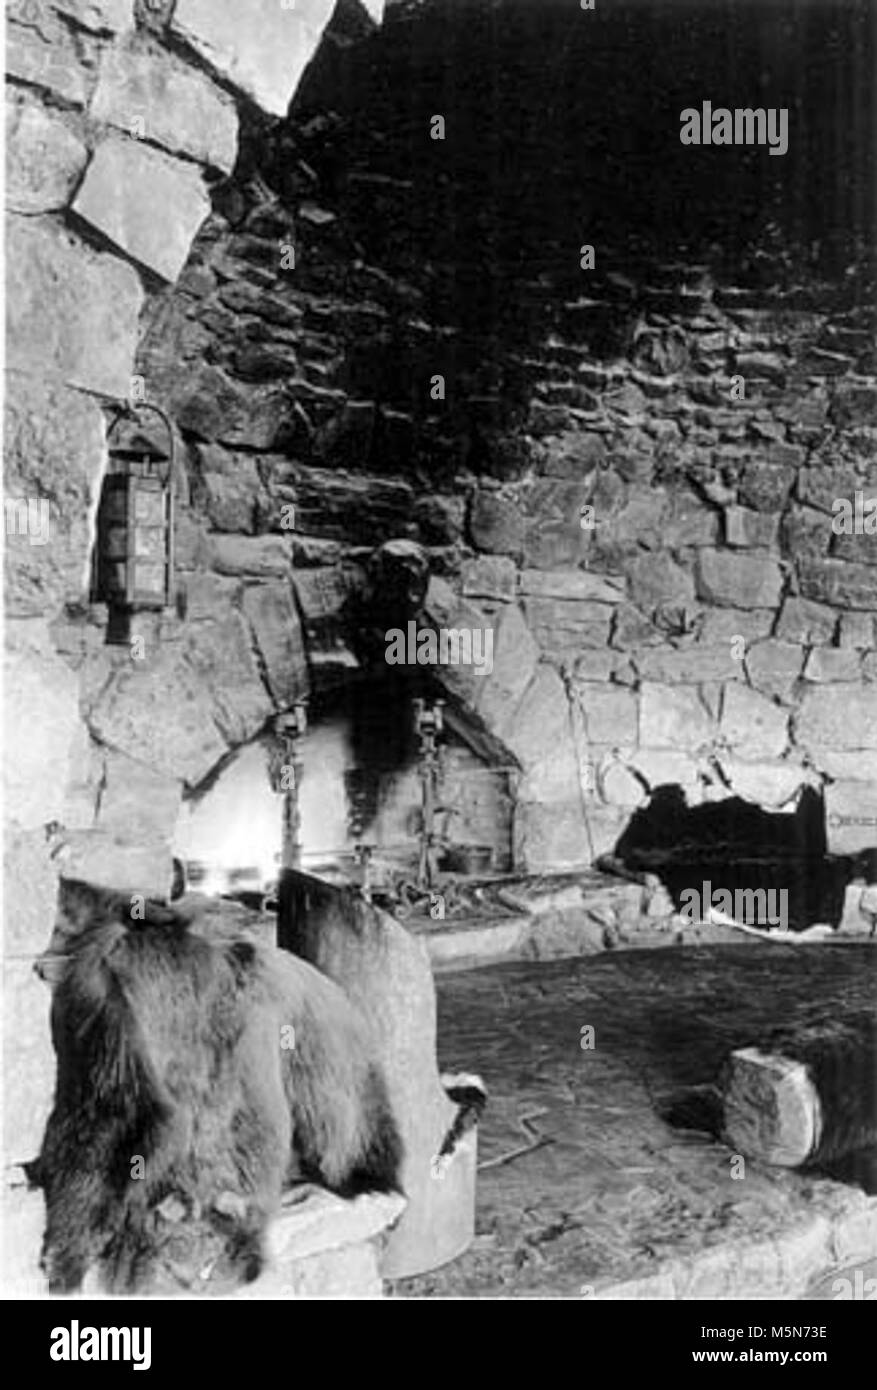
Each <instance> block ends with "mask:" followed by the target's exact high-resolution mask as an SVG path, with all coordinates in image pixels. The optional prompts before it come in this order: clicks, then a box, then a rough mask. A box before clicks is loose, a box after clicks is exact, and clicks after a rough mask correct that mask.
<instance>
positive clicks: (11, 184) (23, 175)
mask: <svg viewBox="0 0 877 1390" xmlns="http://www.w3.org/2000/svg"><path fill="white" fill-rule="evenodd" d="M87 160H88V150H87V149H86V148H85V145H84V144H83V143H82V141H81V140H79V139H78V137H77V136H76V135H74V134H73V132H72V131H71V130H70V129H68V127H67V126H66V125H65V123H64V121H63V120H62V119H61V118H60V117H59V116H58V115H57V114H56V113H55V112H51V111H48V110H46V108H45V107H44V106H43V105H42V104H41V103H40V102H36V101H33V100H32V99H31V98H30V97H29V96H25V95H24V94H23V93H22V92H21V90H19V89H16V88H14V87H7V89H6V206H7V207H8V208H9V211H10V212H25V213H29V214H31V215H32V214H33V213H37V212H55V211H57V210H58V209H60V208H64V207H66V206H67V203H68V202H69V200H70V194H71V193H72V191H73V187H74V185H75V183H76V180H77V179H78V177H79V175H80V173H81V172H82V170H83V169H84V168H85V165H86V161H87Z"/></svg>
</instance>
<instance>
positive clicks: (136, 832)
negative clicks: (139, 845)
mask: <svg viewBox="0 0 877 1390" xmlns="http://www.w3.org/2000/svg"><path fill="white" fill-rule="evenodd" d="M182 796H183V784H182V782H181V781H179V779H178V778H176V777H168V776H167V775H166V774H165V773H161V772H156V771H155V770H154V769H153V768H151V767H147V766H146V765H145V764H144V763H139V762H135V761H134V759H133V758H129V757H127V756H126V755H125V754H124V753H115V752H112V751H108V752H107V754H106V757H105V759H104V774H103V780H102V784H101V795H100V804H99V808H98V815H97V825H98V828H99V829H101V830H104V831H108V832H110V833H111V834H113V835H115V836H116V837H117V838H119V839H127V840H130V841H137V840H139V839H144V840H167V841H170V840H172V838H173V834H174V830H175V829H176V824H177V819H178V817H179V814H180V806H181V804H182ZM123 886H125V885H123Z"/></svg>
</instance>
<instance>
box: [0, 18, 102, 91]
mask: <svg viewBox="0 0 877 1390" xmlns="http://www.w3.org/2000/svg"><path fill="white" fill-rule="evenodd" d="M55 9H57V6H54V5H53V6H51V7H50V6H49V5H46V4H43V5H41V6H40V7H39V23H38V24H17V23H15V22H14V21H13V22H10V23H9V24H8V25H7V26H6V71H7V73H8V74H9V76H10V77H14V78H17V79H18V81H19V82H26V83H28V84H32V85H33V86H35V87H42V88H44V89H45V90H46V91H49V92H53V93H54V94H55V95H56V96H59V97H61V98H62V99H63V100H64V101H65V102H69V103H70V105H71V106H80V107H81V106H84V105H85V103H86V102H87V100H88V93H89V89H90V86H91V82H92V80H93V79H92V74H91V71H90V68H89V66H88V62H87V59H88V57H90V56H91V55H92V54H93V51H94V41H93V40H91V41H89V40H88V39H86V40H85V42H82V41H80V42H79V43H78V44H77V42H76V38H75V37H74V34H73V32H72V31H71V29H70V28H69V27H68V26H67V25H65V24H63V23H62V22H61V21H60V20H59V18H58V16H57V14H55V13H54V11H55ZM84 60H85V61H84Z"/></svg>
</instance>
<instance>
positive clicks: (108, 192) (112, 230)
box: [73, 135, 210, 283]
mask: <svg viewBox="0 0 877 1390" xmlns="http://www.w3.org/2000/svg"><path fill="white" fill-rule="evenodd" d="M73 209H74V211H75V212H76V213H78V215H79V216H80V217H82V218H84V219H85V221H86V222H90V223H91V225H92V226H93V227H96V228H97V230H98V231H99V232H101V233H102V234H103V235H104V236H105V237H108V238H109V240H110V241H112V242H113V243H114V244H115V245H116V246H118V247H119V249H120V250H121V251H124V252H125V254H126V255H127V256H130V257H131V259H132V260H134V261H137V262H138V264H140V265H143V266H146V268H147V269H148V270H151V271H152V272H153V273H154V274H155V275H158V276H160V277H161V278H162V279H164V280H168V281H170V282H171V283H173V281H174V280H176V278H177V276H178V275H179V273H180V271H181V270H182V268H183V266H184V265H185V264H186V261H187V259H188V256H189V250H190V248H191V245H192V242H193V241H194V239H195V235H196V233H197V231H198V228H199V227H200V226H201V223H202V222H203V221H204V219H205V218H206V217H207V215H208V213H209V212H210V200H209V198H208V197H207V192H206V189H205V187H204V180H203V178H202V176H201V173H200V171H199V170H198V169H197V168H196V167H195V166H194V165H192V164H187V163H184V162H183V161H182V160H179V159H172V158H170V156H169V155H166V154H162V153H161V152H160V151H158V150H154V149H152V148H151V147H150V146H147V145H142V144H141V143H140V142H139V141H138V140H127V139H124V138H122V137H121V136H115V135H111V136H109V137H108V138H107V139H106V140H104V141H103V142H102V143H101V144H100V145H99V146H98V148H97V150H96V151H95V154H94V158H93V159H92V161H91V163H90V165H89V166H88V169H87V171H86V175H85V178H84V180H83V183H82V187H81V188H80V190H79V192H78V194H77V195H76V199H75V201H74V204H73Z"/></svg>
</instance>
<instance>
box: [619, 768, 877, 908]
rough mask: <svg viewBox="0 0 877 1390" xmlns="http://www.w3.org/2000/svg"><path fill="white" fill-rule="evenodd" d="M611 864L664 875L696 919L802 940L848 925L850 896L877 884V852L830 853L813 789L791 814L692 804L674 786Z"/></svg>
mask: <svg viewBox="0 0 877 1390" xmlns="http://www.w3.org/2000/svg"><path fill="white" fill-rule="evenodd" d="M602 862H603V864H604V865H605V867H608V868H612V869H614V870H616V871H620V872H623V873H626V874H629V875H633V876H636V877H639V876H642V875H644V874H649V873H650V874H654V875H656V876H657V877H658V878H659V879H660V881H661V882H662V883H663V885H664V887H665V888H666V889H667V891H668V893H669V894H670V896H671V898H672V899H673V904H674V907H675V908H676V910H677V911H678V912H680V913H682V915H683V916H689V917H691V919H692V920H700V921H703V920H709V919H712V920H713V921H718V922H721V921H727V920H728V919H731V920H733V921H734V922H736V923H737V924H738V925H744V926H751V927H756V928H760V929H763V930H770V931H776V930H783V931H792V932H801V931H805V930H806V929H807V928H808V927H812V926H817V925H828V926H832V927H837V926H838V925H839V923H840V921H841V918H842V916H843V910H844V897H845V892H846V888H847V886H848V885H849V884H850V883H852V882H853V881H855V880H856V879H859V878H861V879H863V880H864V881H865V882H868V881H872V880H873V877H874V872H875V869H877V849H873V848H872V849H867V850H864V851H861V852H860V853H858V854H855V855H832V854H829V853H828V850H827V842H826V833H825V805H824V799H823V797H822V796H821V795H820V793H819V792H817V791H816V790H815V789H814V788H812V787H805V788H803V789H802V791H801V793H800V795H799V797H798V798H797V800H796V802H795V805H794V807H793V808H792V809H791V810H789V811H766V810H764V809H763V808H762V807H761V806H758V805H756V804H755V803H753V802H748V801H745V800H743V798H741V797H737V796H735V797H727V798H725V799H723V800H721V801H714V802H707V803H705V804H703V805H700V806H689V805H688V802H687V800H686V796H685V792H684V790H683V789H682V787H681V786H679V785H678V784H675V783H673V784H666V785H663V786H659V787H657V788H655V790H654V792H653V793H652V796H651V798H650V800H649V802H648V803H647V804H646V805H645V806H643V807H641V808H640V809H639V810H637V811H636V812H635V813H634V815H633V817H632V819H631V821H630V823H629V825H628V826H627V828H626V829H625V831H624V833H623V834H622V835H621V837H620V838H619V840H618V841H617V843H616V845H615V848H614V851H613V854H612V855H611V856H609V857H607V858H605V859H604V861H602Z"/></svg>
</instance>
